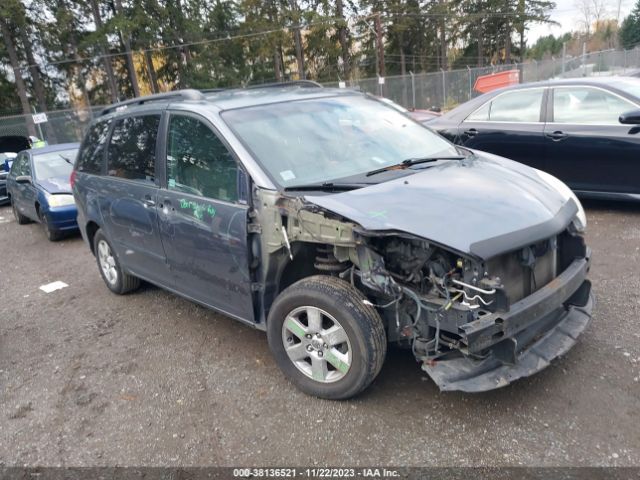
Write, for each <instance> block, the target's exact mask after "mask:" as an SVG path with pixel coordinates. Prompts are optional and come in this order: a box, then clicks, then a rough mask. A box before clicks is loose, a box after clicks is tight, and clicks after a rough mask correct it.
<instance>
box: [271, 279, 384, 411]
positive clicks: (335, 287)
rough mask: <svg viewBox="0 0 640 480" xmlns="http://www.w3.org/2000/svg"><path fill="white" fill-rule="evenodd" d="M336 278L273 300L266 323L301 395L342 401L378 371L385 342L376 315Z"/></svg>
mask: <svg viewBox="0 0 640 480" xmlns="http://www.w3.org/2000/svg"><path fill="white" fill-rule="evenodd" d="M365 300H366V298H365V296H364V295H363V294H362V293H361V292H360V291H359V290H357V289H356V288H355V287H354V286H352V285H351V284H350V283H347V282H345V281H344V280H341V279H339V278H335V277H329V276H324V275H317V276H313V277H308V278H304V279H302V280H300V281H298V282H296V283H294V284H293V285H291V286H290V287H288V288H287V289H286V290H284V291H283V292H282V293H281V294H280V295H279V296H278V297H277V298H276V300H275V301H274V303H273V306H272V307H271V311H270V312H269V318H268V321H267V337H268V340H269V347H270V349H271V352H272V354H273V356H274V357H275V360H276V363H277V364H278V366H279V367H280V369H281V370H282V371H283V372H284V374H285V375H286V376H287V377H288V378H289V380H291V382H293V383H294V384H295V385H296V386H297V387H298V388H299V389H300V390H302V391H303V392H305V393H307V394H309V395H313V396H316V397H321V398H326V399H331V400H343V399H347V398H350V397H353V396H354V395H357V394H358V393H360V392H361V391H363V390H364V389H365V388H367V387H368V386H369V384H371V382H372V381H373V380H374V378H375V377H376V376H377V375H378V373H379V372H380V369H381V368H382V364H383V363H384V358H385V355H386V350H387V338H386V334H385V330H384V325H383V323H382V319H381V318H380V315H378V312H376V310H375V309H374V308H373V307H371V306H370V305H367V304H366V303H365Z"/></svg>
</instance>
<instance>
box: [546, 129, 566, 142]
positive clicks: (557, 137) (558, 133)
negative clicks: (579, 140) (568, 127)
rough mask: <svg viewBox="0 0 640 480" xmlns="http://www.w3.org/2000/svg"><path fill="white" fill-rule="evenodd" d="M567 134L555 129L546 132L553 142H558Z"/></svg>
mask: <svg viewBox="0 0 640 480" xmlns="http://www.w3.org/2000/svg"><path fill="white" fill-rule="evenodd" d="M568 136H569V135H567V134H566V133H564V132H563V131H561V130H556V131H555V132H553V133H547V137H549V138H550V139H551V140H553V141H554V142H558V141H560V140H562V139H564V138H567V137H568Z"/></svg>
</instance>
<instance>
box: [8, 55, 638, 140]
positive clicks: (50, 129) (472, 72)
mask: <svg viewBox="0 0 640 480" xmlns="http://www.w3.org/2000/svg"><path fill="white" fill-rule="evenodd" d="M633 69H640V46H639V47H636V48H635V49H633V50H606V51H601V52H592V53H586V54H584V55H580V56H577V57H565V58H550V59H547V60H542V61H535V60H532V61H530V62H525V63H513V64H500V65H493V66H488V67H478V68H469V67H467V68H464V69H459V70H448V71H439V72H431V73H416V74H414V73H409V74H408V75H397V76H390V77H386V78H384V79H379V78H364V79H359V80H353V81H350V82H348V83H344V82H330V83H325V84H324V86H326V87H343V88H358V89H360V90H361V91H364V92H368V93H371V94H373V95H378V96H384V97H387V98H389V99H391V100H393V101H394V102H396V103H398V104H400V105H402V106H404V107H406V108H409V109H433V108H439V109H442V110H449V109H451V108H453V107H455V106H456V105H459V104H461V103H464V102H466V101H468V100H470V99H471V98H473V97H475V96H477V95H480V93H478V92H476V91H475V90H474V85H475V82H476V80H477V79H478V77H480V76H483V75H488V74H492V73H498V72H501V71H506V70H518V71H519V75H520V81H521V83H528V82H536V81H541V80H549V79H552V78H576V77H588V76H598V75H624V74H626V73H628V72H629V71H630V70H633ZM103 108H104V107H102V106H93V107H91V108H90V109H86V108H83V109H72V108H70V109H65V110H55V111H49V112H46V114H47V119H48V121H47V122H45V123H42V124H38V125H36V126H35V130H36V131H35V134H36V135H37V136H39V137H40V138H42V139H44V140H46V141H47V142H49V143H51V144H53V143H62V142H75V141H80V139H82V136H83V134H84V131H85V129H86V127H87V125H88V124H89V122H90V121H91V120H92V118H93V117H94V116H95V115H96V114H98V113H99V112H100V111H101V110H102V109H103ZM31 123H32V122H31V116H30V115H29V116H27V115H6V116H2V115H0V137H2V136H6V135H25V136H26V135H30V134H31V133H30V131H29V128H30V124H31Z"/></svg>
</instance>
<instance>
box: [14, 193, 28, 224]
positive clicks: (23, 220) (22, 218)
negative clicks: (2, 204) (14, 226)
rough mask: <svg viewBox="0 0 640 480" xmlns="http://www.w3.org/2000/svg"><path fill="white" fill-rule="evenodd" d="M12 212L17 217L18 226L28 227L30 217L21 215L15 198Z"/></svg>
mask: <svg viewBox="0 0 640 480" xmlns="http://www.w3.org/2000/svg"><path fill="white" fill-rule="evenodd" d="M11 210H12V211H13V216H14V217H15V219H16V222H18V225H26V224H27V223H29V222H30V220H29V217H25V216H24V215H22V214H21V213H20V211H19V210H18V206H17V205H16V202H15V200H13V198H12V199H11Z"/></svg>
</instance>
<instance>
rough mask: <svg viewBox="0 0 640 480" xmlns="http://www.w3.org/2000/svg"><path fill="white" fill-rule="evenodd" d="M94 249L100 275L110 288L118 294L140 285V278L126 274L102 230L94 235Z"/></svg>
mask: <svg viewBox="0 0 640 480" xmlns="http://www.w3.org/2000/svg"><path fill="white" fill-rule="evenodd" d="M93 251H94V252H95V255H96V261H97V262H98V268H99V269H100V275H101V276H102V279H103V280H104V283H106V284H107V287H108V288H109V290H111V291H112V292H113V293H117V294H118V295H123V294H125V293H128V292H131V291H133V290H135V289H137V288H138V287H139V286H140V279H139V278H138V277H134V276H133V275H129V274H126V273H124V272H123V271H122V267H121V266H120V263H119V262H118V258H117V257H116V255H115V253H114V251H113V248H111V244H110V243H109V241H108V240H107V238H106V237H105V236H104V234H103V233H102V231H101V230H98V231H97V232H96V234H95V235H94V237H93Z"/></svg>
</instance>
